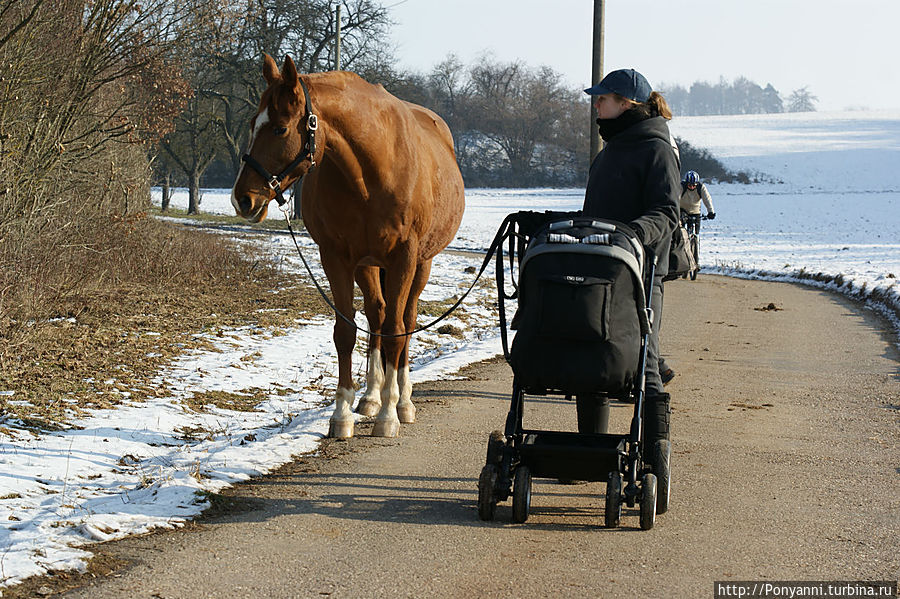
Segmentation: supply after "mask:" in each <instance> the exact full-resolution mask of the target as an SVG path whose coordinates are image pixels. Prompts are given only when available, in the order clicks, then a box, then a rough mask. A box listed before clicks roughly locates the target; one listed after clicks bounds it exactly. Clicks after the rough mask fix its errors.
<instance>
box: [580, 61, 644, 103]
mask: <svg viewBox="0 0 900 599" xmlns="http://www.w3.org/2000/svg"><path fill="white" fill-rule="evenodd" d="M652 91H653V88H651V87H650V82H649V81H647V78H646V77H644V76H643V75H641V74H640V73H638V72H637V71H635V70H634V69H619V70H618V71H613V72H611V73H609V74H608V75H607V76H606V77H604V78H603V80H602V81H601V82H600V83H598V84H597V85H594V86H593V87H589V88H587V89H586V90H584V93H586V94H588V95H591V96H602V95H603V94H619V95H620V96H622V97H624V98H628V99H629V100H634V101H635V102H646V101H647V100H649V99H650V93H651V92H652Z"/></svg>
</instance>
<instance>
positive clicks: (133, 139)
mask: <svg viewBox="0 0 900 599" xmlns="http://www.w3.org/2000/svg"><path fill="white" fill-rule="evenodd" d="M333 9H334V0H306V1H304V2H297V1H296V0H254V1H253V2H247V1H246V0H182V1H178V0H145V1H143V2H138V1H137V0H0V61H2V65H3V66H2V71H0V159H2V160H0V178H2V181H0V183H2V186H0V217H3V220H2V224H0V237H2V226H3V224H8V223H11V222H14V219H13V218H12V217H13V216H15V217H17V218H18V217H21V218H25V219H30V218H31V217H33V216H34V215H36V214H38V213H39V212H41V209H43V208H44V207H45V206H46V205H47V204H50V205H55V204H60V205H62V206H66V207H69V208H70V207H71V202H70V198H69V195H75V196H77V195H78V194H79V193H80V191H79V190H81V189H83V186H86V185H95V184H97V182H98V181H100V185H102V186H103V187H104V188H105V189H107V190H110V193H106V194H104V196H103V199H102V200H101V201H102V202H105V203H107V204H109V205H110V206H115V208H116V209H120V208H121V207H122V206H121V204H123V203H124V204H127V203H128V202H131V203H132V204H134V203H135V202H136V201H137V200H136V196H135V194H136V193H137V192H136V191H135V190H137V189H141V188H142V184H143V183H144V182H146V181H150V182H152V183H153V184H155V185H161V186H163V187H164V189H165V188H168V187H169V186H170V185H180V186H187V187H188V188H189V190H190V208H189V209H190V211H192V212H193V211H196V210H197V208H198V206H199V202H200V191H199V190H200V187H201V185H204V186H214V187H223V186H224V187H227V186H230V185H231V183H232V181H233V178H234V176H235V173H236V172H237V171H238V170H239V168H240V164H241V155H242V153H243V151H244V149H245V146H246V142H247V137H248V134H249V130H248V123H249V119H250V117H251V116H252V114H253V113H254V111H255V110H256V108H257V102H258V98H259V96H260V95H261V93H262V91H263V84H264V82H263V79H262V77H261V63H262V55H263V53H268V54H270V55H272V56H274V57H277V58H278V59H279V60H280V59H281V57H283V56H284V55H287V54H289V55H291V56H292V57H293V59H294V61H295V63H296V64H297V65H298V67H299V68H300V69H301V70H302V71H305V72H315V71H323V70H328V69H330V68H332V66H333V56H332V52H333V48H334V42H335V37H336V35H337V30H338V28H337V23H336V19H335V11H334V10H333ZM342 14H343V17H342V22H341V32H342V67H343V68H344V69H346V70H352V71H355V72H357V73H359V74H360V75H362V76H363V77H364V78H366V79H368V80H369V81H372V82H375V83H381V84H383V85H384V86H385V87H386V88H387V89H388V90H389V91H391V92H392V93H394V94H395V95H397V96H399V97H401V98H403V99H406V100H410V101H412V102H416V103H419V104H422V105H424V106H427V107H429V108H431V109H433V110H434V111H435V112H437V113H438V114H440V115H441V116H442V117H443V118H444V119H445V120H446V121H447V123H448V124H449V125H450V128H451V130H452V131H453V135H454V141H455V143H456V151H457V156H458V161H459V164H460V168H461V170H462V172H463V176H464V179H465V181H466V184H467V185H469V186H511V187H526V186H580V185H583V184H584V181H585V180H586V176H587V167H588V153H589V139H588V135H589V128H588V124H589V120H588V115H589V111H590V105H589V98H588V97H587V96H585V95H584V94H583V92H582V91H581V90H580V89H572V88H570V87H568V86H567V84H566V83H565V82H564V81H563V78H562V76H561V75H560V74H559V73H557V72H555V71H554V70H553V69H551V68H549V67H546V66H542V67H533V66H529V65H526V64H523V63H521V62H502V61H498V60H495V59H494V58H492V57H490V56H483V57H481V58H480V59H478V60H476V61H475V62H474V63H473V64H468V65H467V64H463V63H462V62H461V61H460V60H459V59H458V58H456V57H455V56H452V55H451V56H448V57H447V58H446V59H445V60H443V61H441V62H440V63H439V64H437V65H435V66H434V67H433V68H432V69H430V70H429V71H427V72H412V71H406V70H403V69H401V68H399V67H398V66H397V64H398V60H397V57H396V56H395V55H394V53H393V49H392V47H391V46H390V45H389V41H388V40H389V35H388V34H389V32H390V26H391V22H390V12H389V8H386V7H385V6H384V5H383V4H381V3H380V2H377V1H375V0H343V1H342ZM51 40H52V43H50V42H51ZM663 91H664V92H665V94H666V96H667V98H668V100H669V102H670V104H671V106H672V107H673V110H674V111H675V113H676V114H724V113H742V114H743V113H752V112H780V111H783V110H810V109H814V102H815V97H814V96H812V95H811V94H810V93H809V92H808V90H806V88H804V89H802V90H797V91H796V92H794V93H793V94H791V95H790V96H789V97H787V98H784V99H782V97H781V95H780V94H779V93H778V92H777V90H775V89H774V88H773V87H772V86H771V85H767V86H766V87H765V88H762V87H761V86H759V85H757V84H755V83H753V82H751V81H749V80H747V79H745V78H739V79H737V80H735V81H734V82H732V83H727V82H725V81H724V80H723V81H720V82H719V83H718V84H716V85H711V84H706V83H700V82H698V83H695V84H693V85H692V86H691V87H690V88H689V89H687V88H682V87H680V86H677V85H672V86H664V87H663ZM38 189H41V190H43V189H46V190H47V192H46V193H43V192H42V193H34V190H38ZM7 190H8V191H7ZM25 190H29V191H28V192H26V191H25ZM113 192H114V193H113ZM20 194H22V197H20ZM33 220H34V222H39V221H40V219H36V220H35V219H33Z"/></svg>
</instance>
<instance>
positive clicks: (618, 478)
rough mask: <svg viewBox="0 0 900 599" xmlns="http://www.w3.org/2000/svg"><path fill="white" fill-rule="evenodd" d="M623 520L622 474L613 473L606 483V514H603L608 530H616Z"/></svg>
mask: <svg viewBox="0 0 900 599" xmlns="http://www.w3.org/2000/svg"><path fill="white" fill-rule="evenodd" d="M621 518H622V473H621V472H618V471H615V470H614V471H612V472H610V473H609V480H607V482H606V512H605V513H604V514H603V520H604V524H605V525H606V528H616V527H617V526H619V520H620V519H621Z"/></svg>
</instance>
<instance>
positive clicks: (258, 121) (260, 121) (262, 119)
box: [231, 108, 270, 222]
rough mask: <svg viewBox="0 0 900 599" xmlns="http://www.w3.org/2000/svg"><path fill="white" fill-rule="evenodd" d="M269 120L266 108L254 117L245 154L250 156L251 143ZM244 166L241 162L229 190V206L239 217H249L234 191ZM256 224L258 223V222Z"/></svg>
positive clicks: (262, 214) (263, 214)
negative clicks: (232, 185)
mask: <svg viewBox="0 0 900 599" xmlns="http://www.w3.org/2000/svg"><path fill="white" fill-rule="evenodd" d="M269 120H270V119H269V109H268V108H266V109H265V110H263V111H262V112H260V113H259V114H257V115H256V117H255V120H254V122H253V130H252V131H251V132H250V139H249V140H247V154H250V152H252V151H253V142H255V141H256V136H257V135H258V134H259V132H260V131H261V130H262V128H263V127H265V126H266V125H267V124H268V123H269ZM244 166H246V164H245V163H244V162H241V168H240V170H238V174H237V177H236V178H235V180H234V187H232V188H231V205H232V206H233V207H234V210H235V212H236V213H237V214H238V215H239V216H244V217H249V215H246V214H244V213H243V210H241V206H240V203H239V202H238V197H237V191H236V190H237V184H238V181H240V180H241V177H242V176H243V174H244ZM259 216H265V213H264V212H263V213H261V214H260V215H259ZM256 222H258V220H257V221H256Z"/></svg>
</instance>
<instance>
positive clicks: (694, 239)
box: [691, 233, 700, 281]
mask: <svg viewBox="0 0 900 599" xmlns="http://www.w3.org/2000/svg"><path fill="white" fill-rule="evenodd" d="M691 252H692V253H693V254H694V264H695V266H694V270H692V271H691V280H692V281H695V280H696V279H697V271H699V270H700V236H699V235H697V234H696V233H695V234H693V235H691Z"/></svg>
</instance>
